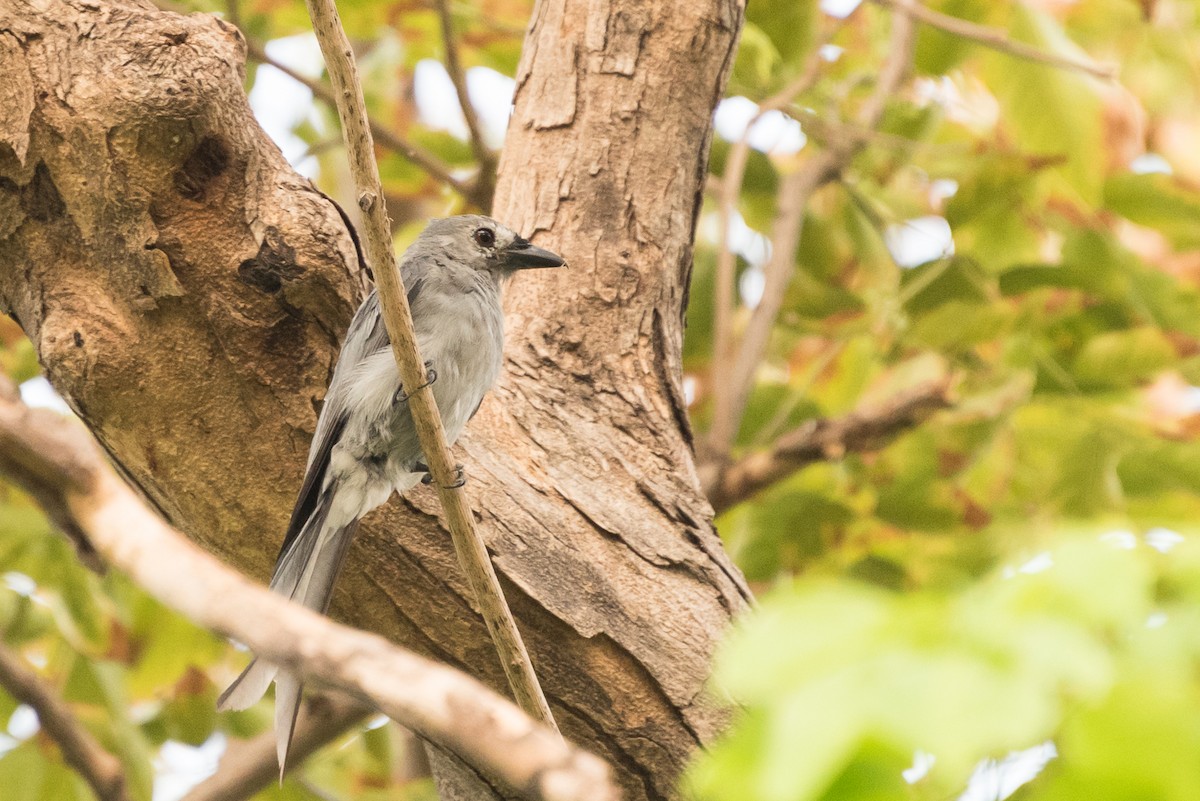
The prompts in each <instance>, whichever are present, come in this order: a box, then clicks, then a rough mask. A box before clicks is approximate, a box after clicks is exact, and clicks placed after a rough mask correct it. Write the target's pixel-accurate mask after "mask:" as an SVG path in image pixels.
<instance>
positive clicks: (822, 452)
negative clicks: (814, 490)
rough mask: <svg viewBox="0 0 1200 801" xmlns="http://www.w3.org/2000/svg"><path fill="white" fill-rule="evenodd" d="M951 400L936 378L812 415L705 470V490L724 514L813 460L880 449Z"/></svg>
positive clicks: (715, 507) (837, 457)
mask: <svg viewBox="0 0 1200 801" xmlns="http://www.w3.org/2000/svg"><path fill="white" fill-rule="evenodd" d="M948 406H950V393H949V389H948V387H947V386H946V385H945V384H933V385H930V386H926V387H921V388H919V389H916V390H913V391H911V392H908V393H905V394H903V395H900V396H898V397H896V398H894V399H892V400H891V401H889V402H888V403H886V404H884V405H882V406H877V407H872V408H868V409H859V410H857V411H854V412H851V413H850V414H848V415H846V416H844V417H837V418H825V419H817V420H810V421H808V422H807V423H805V424H804V425H802V426H800V427H799V428H797V429H794V430H792V431H789V432H787V433H786V434H783V435H782V436H780V437H779V439H777V440H776V441H775V443H774V444H773V445H772V446H771V447H770V449H769V450H767V451H764V452H762V453H756V454H754V455H752V456H747V457H746V458H744V459H740V460H738V461H736V462H733V463H732V464H729V465H727V466H726V467H725V468H724V469H722V470H719V471H711V472H710V473H709V475H707V476H705V486H704V490H705V492H706V493H707V494H708V499H709V501H710V502H711V503H712V505H713V509H714V510H716V513H717V514H720V513H721V512H724V511H726V510H728V509H730V508H732V507H733V506H736V505H737V504H739V503H741V502H742V501H745V500H748V499H749V498H751V497H752V496H754V495H755V494H756V493H758V492H761V491H762V490H764V489H766V488H767V487H769V486H771V485H772V484H775V483H776V482H778V481H780V480H782V479H784V478H787V477H788V476H790V475H792V474H793V473H795V472H796V471H797V470H799V469H801V468H803V467H806V466H807V465H810V464H812V463H813V462H818V461H822V460H828V459H840V458H842V457H843V456H845V455H846V454H847V453H862V452H866V451H873V450H878V449H879V448H881V447H883V446H884V445H886V444H888V443H889V442H891V441H892V440H893V439H895V438H896V437H897V436H899V435H900V434H902V433H904V432H905V431H908V430H909V429H911V428H914V427H915V426H918V425H920V424H921V423H922V422H924V421H925V420H927V419H928V418H929V417H930V416H931V415H932V414H933V413H934V412H937V411H939V410H941V409H945V408H947V407H948Z"/></svg>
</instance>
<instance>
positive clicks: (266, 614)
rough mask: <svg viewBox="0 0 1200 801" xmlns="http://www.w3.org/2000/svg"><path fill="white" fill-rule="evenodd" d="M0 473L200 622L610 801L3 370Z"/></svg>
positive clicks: (545, 783)
mask: <svg viewBox="0 0 1200 801" xmlns="http://www.w3.org/2000/svg"><path fill="white" fill-rule="evenodd" d="M0 474H3V475H6V476H8V477H9V478H11V479H13V480H15V481H16V482H17V483H19V484H21V485H22V486H25V487H27V488H29V487H32V486H35V485H36V486H37V487H38V488H39V489H40V490H41V492H40V493H39V494H38V495H37V497H38V498H39V499H40V500H41V502H42V503H44V504H46V505H47V506H48V507H49V509H50V510H51V511H53V512H54V513H55V514H56V515H57V516H65V517H68V518H70V519H72V520H74V521H75V523H76V525H77V526H78V528H79V530H80V531H82V532H84V533H85V534H86V535H87V537H88V538H89V540H91V542H92V544H93V546H94V547H95V549H96V551H97V552H98V553H99V554H101V555H102V556H103V557H104V558H105V559H107V560H108V561H109V562H110V563H111V564H112V565H114V566H115V567H117V568H119V569H121V570H123V571H124V572H126V573H127V574H128V575H129V576H130V578H131V579H133V581H135V582H136V583H137V584H139V585H141V586H142V587H143V588H144V589H145V590H146V591H147V592H149V593H150V594H151V595H153V596H154V597H155V598H157V599H158V600H159V601H161V602H163V603H164V604H166V605H167V606H170V607H171V608H173V609H175V610H176V611H178V612H180V613H181V614H183V615H184V616H186V617H188V618H190V619H191V620H193V621H194V622H196V623H197V624H198V625H200V626H203V627H204V628H207V629H209V630H211V631H215V632H217V633H219V634H222V635H224V636H227V637H232V638H234V639H237V640H240V641H242V642H244V643H246V644H247V645H248V646H250V647H251V648H252V649H254V651H255V653H257V654H259V655H260V656H262V658H264V659H266V660H268V661H270V662H272V663H274V664H277V665H280V666H281V667H284V668H286V669H287V670H291V671H294V672H297V673H300V674H301V675H302V676H304V677H305V678H308V679H314V680H318V681H322V682H324V683H326V684H328V685H329V686H331V687H334V688H336V689H338V690H341V691H342V692H344V693H349V694H351V695H353V696H354V697H356V698H361V699H362V700H364V701H369V702H370V703H372V704H373V705H375V706H376V707H378V708H379V709H380V710H381V711H382V712H384V713H385V714H387V715H388V716H389V717H391V718H392V719H393V720H395V721H397V722H398V723H400V724H401V725H403V726H406V727H408V728H409V729H411V730H413V731H414V732H415V733H417V734H419V735H420V736H421V737H423V738H425V739H427V740H429V741H430V742H433V743H435V744H437V745H438V746H440V747H442V748H445V749H447V750H449V751H452V752H454V753H456V754H458V755H459V756H460V757H461V758H462V759H463V760H464V761H466V762H467V763H469V764H471V765H472V766H473V767H475V768H476V769H479V770H481V771H483V772H485V773H487V774H488V775H494V776H496V777H498V778H499V779H500V780H501V781H502V782H503V783H504V784H505V785H507V786H508V787H510V788H512V789H513V790H515V791H517V792H519V793H522V794H525V795H527V796H529V797H531V798H535V799H546V801H584V799H588V800H589V801H590V800H591V799H604V800H606V801H615V798H616V795H615V790H614V789H613V787H612V785H611V784H610V783H609V770H608V766H607V765H605V764H604V763H603V762H602V761H600V760H599V759H598V758H596V757H594V756H592V755H591V754H588V753H586V752H584V751H582V750H580V749H578V748H576V747H575V746H572V745H570V744H568V743H567V742H566V741H565V740H563V739H562V737H560V736H559V735H558V733H557V732H556V731H554V730H553V729H551V728H549V727H547V726H544V725H540V724H539V723H537V722H536V721H534V720H533V719H531V718H530V717H529V716H527V715H526V714H524V713H523V712H522V711H521V710H520V709H518V708H517V707H516V706H514V705H513V704H512V703H511V702H509V701H507V700H506V699H504V698H502V697H501V696H499V695H497V694H496V693H494V692H493V691H491V690H489V689H488V688H486V687H485V686H483V685H482V684H480V683H479V682H477V681H475V680H474V679H472V678H470V677H468V676H466V675H465V674H463V673H460V672H458V671H456V670H453V669H451V668H449V667H446V666H445V665H440V664H438V663H436V662H432V661H430V660H428V659H424V658H422V657H419V656H417V655H415V654H413V653H412V652H410V651H407V650H405V649H402V648H399V647H396V646H394V645H391V644H390V643H388V642H387V641H386V640H384V639H383V638H382V637H379V636H377V635H373V634H367V633H365V632H362V631H358V630H356V629H351V628H349V627H346V626H342V625H340V624H338V623H334V622H333V621H332V620H330V619H329V618H327V617H325V616H324V615H318V614H316V613H315V612H312V611H311V610H308V609H304V608H303V607H300V606H298V605H296V604H293V603H292V602H290V601H288V600H287V599H285V598H282V597H280V596H278V595H275V594H274V593H272V592H270V591H269V590H267V589H266V588H265V587H261V586H259V585H257V584H255V583H253V582H251V581H250V580H249V579H247V578H245V577H244V576H242V575H240V574H239V573H237V572H235V571H233V570H231V569H230V568H228V567H226V566H225V565H223V564H222V563H221V562H219V561H218V560H217V559H216V558H214V557H213V556H211V555H209V554H208V553H205V552H204V551H202V550H200V548H198V547H197V546H195V545H193V544H192V543H191V542H189V541H188V540H186V539H185V538H184V536H183V535H182V534H180V533H179V532H178V531H176V530H175V529H173V528H171V527H170V526H169V525H167V524H166V523H165V522H163V520H162V519H161V518H160V517H158V516H157V515H156V514H155V513H154V512H152V511H151V510H150V509H149V508H148V507H147V506H146V505H145V503H144V502H143V501H142V500H141V499H140V498H138V497H137V496H136V495H135V494H134V493H133V491H132V490H130V489H129V487H128V486H127V485H126V484H125V483H124V482H123V481H121V479H119V478H118V477H117V475H116V474H115V473H114V472H113V470H112V468H110V467H109V466H108V465H107V463H106V462H105V461H104V460H103V458H102V457H101V455H100V453H99V451H98V449H97V448H96V445H95V442H94V441H92V440H91V438H90V437H88V436H87V434H86V433H85V432H84V431H83V430H82V428H81V427H79V425H78V424H77V423H76V422H74V421H72V420H68V419H66V418H63V417H61V416H60V415H57V414H55V413H53V412H50V411H47V410H44V409H30V408H29V407H27V406H25V404H23V403H22V402H21V400H20V395H19V393H18V392H17V389H16V387H15V386H14V385H13V384H12V382H11V381H9V380H8V379H7V378H2V377H0Z"/></svg>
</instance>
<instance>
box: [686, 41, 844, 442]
mask: <svg viewBox="0 0 1200 801" xmlns="http://www.w3.org/2000/svg"><path fill="white" fill-rule="evenodd" d="M822 60H823V59H822V57H821V48H820V47H816V48H815V49H814V50H813V53H812V55H811V56H809V59H808V63H807V64H805V66H804V70H803V71H802V72H801V73H800V75H799V76H798V77H797V78H796V79H795V80H794V81H792V82H791V83H789V84H788V85H787V86H785V87H784V88H783V89H782V90H781V91H780V92H778V93H777V94H775V95H773V96H772V97H769V98H767V99H766V100H764V101H763V103H762V104H761V105H760V106H759V107H758V113H757V114H755V115H754V117H753V119H751V120H750V122H749V124H748V125H747V126H746V130H745V132H744V133H743V134H742V138H741V139H739V140H738V141H737V142H736V143H734V145H733V147H732V148H730V149H729V158H728V159H727V160H726V162H725V174H724V175H722V176H721V183H720V188H719V190H718V195H717V196H718V203H717V215H718V216H717V240H718V241H717V269H716V302H715V306H716V314H715V316H714V318H713V357H712V365H713V375H712V392H713V427H712V429H710V433H709V441H710V442H714V443H725V442H731V441H732V440H733V437H734V435H735V433H736V432H731V431H726V430H724V427H725V426H728V425H732V423H733V419H732V417H731V415H730V414H729V405H730V402H731V400H732V397H731V395H730V392H729V389H730V386H731V385H730V374H731V371H732V369H733V356H734V353H733V351H734V340H733V313H734V307H735V304H734V291H733V284H734V281H733V278H734V267H735V266H736V262H737V260H736V258H735V257H734V253H733V249H732V248H731V247H730V242H729V224H730V220H731V219H732V218H733V212H734V210H735V209H736V208H737V199H738V195H740V194H741V192H742V183H743V181H744V180H745V178H746V165H747V163H749V161H750V131H751V130H753V128H754V125H755V123H757V122H758V121H759V120H760V119H762V117H763V115H764V114H766V113H767V112H770V111H777V110H779V109H781V108H783V107H784V106H786V105H787V104H788V103H790V102H792V100H793V99H794V98H795V97H796V96H797V95H800V94H802V93H804V92H806V91H808V90H809V89H811V88H812V85H813V84H814V83H816V81H817V78H818V77H820V74H821V72H820V69H821V62H822Z"/></svg>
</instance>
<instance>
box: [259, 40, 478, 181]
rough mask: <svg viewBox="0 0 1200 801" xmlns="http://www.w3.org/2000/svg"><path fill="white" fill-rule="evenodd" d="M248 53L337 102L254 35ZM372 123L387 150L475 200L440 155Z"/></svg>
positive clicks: (319, 83)
mask: <svg viewBox="0 0 1200 801" xmlns="http://www.w3.org/2000/svg"><path fill="white" fill-rule="evenodd" d="M246 53H247V54H248V55H249V56H250V58H252V59H254V60H255V61H257V62H259V63H261V64H269V65H270V66H272V67H274V68H275V69H277V70H279V71H280V72H282V73H283V74H284V75H286V76H288V77H289V78H291V79H292V80H293V81H296V82H297V83H301V84H303V85H304V86H306V87H308V90H309V91H310V92H312V93H313V97H316V98H319V99H321V100H323V101H325V102H326V103H328V104H330V105H331V106H336V105H337V98H335V97H334V93H333V89H331V88H330V87H329V86H328V85H327V84H326V83H324V82H323V81H319V80H314V79H312V78H309V77H308V76H307V75H305V74H304V73H302V72H298V71H296V70H294V69H292V68H291V67H289V66H288V65H286V64H284V63H282V62H281V61H279V60H277V59H274V58H272V57H271V56H269V55H267V50H266V48H265V47H263V45H262V44H261V43H260V42H257V41H255V40H253V39H250V38H247V39H246ZM369 122H370V125H371V133H372V135H373V136H374V138H375V139H376V140H377V141H378V142H379V144H381V145H383V146H384V147H386V148H387V149H388V150H392V151H395V152H396V153H399V154H401V155H402V156H404V157H405V158H406V159H408V160H409V161H411V162H412V163H413V164H416V165H417V166H418V167H420V168H421V169H423V170H425V172H427V173H429V174H430V175H431V176H432V177H433V178H435V179H437V180H438V181H440V182H442V183H444V184H446V185H447V186H449V187H450V188H451V189H453V190H454V191H455V192H458V193H459V194H460V195H462V196H463V197H465V198H467V199H468V200H471V201H472V202H474V194H475V188H474V187H473V186H471V185H470V184H468V183H466V182H464V181H462V180H461V179H459V178H455V177H454V176H453V175H452V174H451V173H450V168H449V167H448V166H446V165H445V164H444V163H442V161H441V160H440V159H438V157H437V156H434V155H433V154H432V153H430V152H428V151H427V150H424V149H423V148H420V147H418V146H417V145H414V144H413V143H412V142H409V141H408V140H406V139H404V138H403V137H401V136H400V135H399V134H397V133H395V132H394V131H391V130H389V129H387V128H385V127H384V126H383V125H381V124H380V123H379V122H377V121H376V120H374V119H371V120H369Z"/></svg>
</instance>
